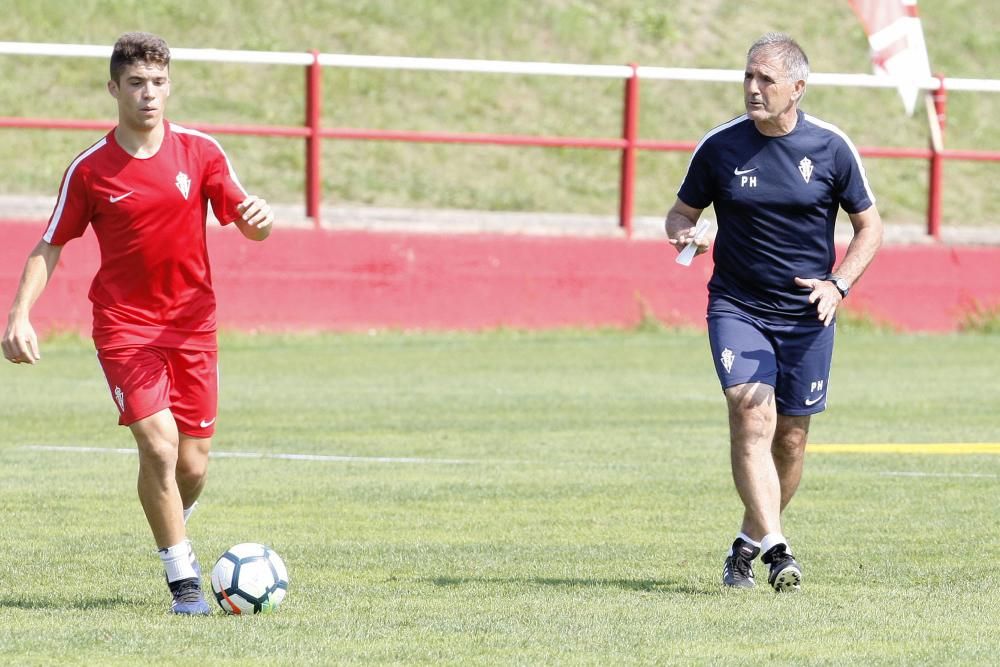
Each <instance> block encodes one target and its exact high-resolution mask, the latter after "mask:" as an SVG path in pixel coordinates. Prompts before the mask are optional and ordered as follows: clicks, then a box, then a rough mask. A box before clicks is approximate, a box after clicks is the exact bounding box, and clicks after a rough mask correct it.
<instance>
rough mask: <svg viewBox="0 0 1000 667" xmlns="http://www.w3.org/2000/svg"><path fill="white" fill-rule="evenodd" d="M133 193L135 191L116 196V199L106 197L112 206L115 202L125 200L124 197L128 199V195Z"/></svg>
mask: <svg viewBox="0 0 1000 667" xmlns="http://www.w3.org/2000/svg"><path fill="white" fill-rule="evenodd" d="M133 192H135V190H129V191H128V192H126V193H125V194H123V195H118V196H117V197H111V196H109V197H108V201H110V202H111V203H112V204H114V203H116V202H120V201H121V200H123V199H125V197H128V196H129V195H130V194H132V193H133Z"/></svg>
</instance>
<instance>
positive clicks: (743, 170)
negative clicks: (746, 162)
mask: <svg viewBox="0 0 1000 667" xmlns="http://www.w3.org/2000/svg"><path fill="white" fill-rule="evenodd" d="M751 171H757V167H754V168H753V169H739V168H737V169H733V173H734V174H736V175H737V176H742V175H743V174H749V173H750V172H751Z"/></svg>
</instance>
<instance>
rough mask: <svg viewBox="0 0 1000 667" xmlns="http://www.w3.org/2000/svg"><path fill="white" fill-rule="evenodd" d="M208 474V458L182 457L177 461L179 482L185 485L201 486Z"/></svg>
mask: <svg viewBox="0 0 1000 667" xmlns="http://www.w3.org/2000/svg"><path fill="white" fill-rule="evenodd" d="M207 474H208V459H207V458H205V459H202V458H200V457H199V458H194V457H182V458H180V459H178V461H177V482H178V483H179V484H183V485H185V486H200V485H201V482H202V481H203V480H204V479H205V476H206V475H207Z"/></svg>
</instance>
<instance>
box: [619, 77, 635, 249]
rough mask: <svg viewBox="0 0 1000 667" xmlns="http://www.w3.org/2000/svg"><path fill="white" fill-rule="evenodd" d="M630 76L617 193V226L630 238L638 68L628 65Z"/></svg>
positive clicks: (627, 81)
mask: <svg viewBox="0 0 1000 667" xmlns="http://www.w3.org/2000/svg"><path fill="white" fill-rule="evenodd" d="M629 67H631V68H632V76H630V77H629V78H628V79H626V80H625V108H624V111H623V120H622V138H623V139H624V140H625V147H624V148H623V149H622V160H621V185H620V186H619V192H618V224H619V226H620V227H621V228H622V229H624V230H625V235H626V236H627V237H629V238H632V209H633V206H634V199H635V154H636V147H635V144H636V139H637V137H638V133H639V66H638V65H636V64H635V63H629Z"/></svg>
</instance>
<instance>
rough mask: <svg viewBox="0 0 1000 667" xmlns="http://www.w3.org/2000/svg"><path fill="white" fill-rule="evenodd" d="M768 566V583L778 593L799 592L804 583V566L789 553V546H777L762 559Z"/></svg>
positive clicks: (769, 550)
mask: <svg viewBox="0 0 1000 667" xmlns="http://www.w3.org/2000/svg"><path fill="white" fill-rule="evenodd" d="M760 559H761V560H762V561H764V562H765V563H766V564H767V566H768V575H767V583H769V584H771V586H772V588H774V590H775V591H777V592H778V593H781V592H783V591H797V590H799V585H800V584H801V583H802V566H800V565H799V564H798V563H797V562H795V559H794V558H792V554H790V553H788V545H787V544H775V545H774V546H773V547H771V548H770V549H768V551H767V553H766V554H764V555H763V556H761V558H760Z"/></svg>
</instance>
